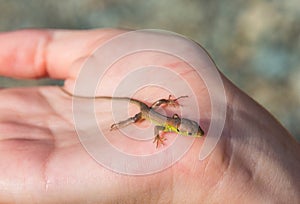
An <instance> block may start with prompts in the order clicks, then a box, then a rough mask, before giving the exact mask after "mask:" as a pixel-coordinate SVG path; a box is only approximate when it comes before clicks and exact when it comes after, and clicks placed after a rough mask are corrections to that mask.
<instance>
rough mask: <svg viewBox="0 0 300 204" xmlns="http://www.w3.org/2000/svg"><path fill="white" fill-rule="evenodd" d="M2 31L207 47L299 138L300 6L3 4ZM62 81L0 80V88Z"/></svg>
mask: <svg viewBox="0 0 300 204" xmlns="http://www.w3.org/2000/svg"><path fill="white" fill-rule="evenodd" d="M0 3H1V4H0V31H9V30H16V29H21V28H63V29H89V28H103V27H121V28H130V29H143V28H156V29H165V30H170V31H173V32H177V33H180V34H183V35H185V36H187V37H189V38H191V39H193V40H195V41H197V42H199V43H200V44H201V45H203V46H204V47H205V48H206V49H207V50H208V52H209V53H210V54H211V56H212V57H213V59H214V60H215V62H216V64H217V65H218V67H219V68H220V69H221V71H222V72H224V73H225V75H227V77H228V78H230V79H231V80H232V81H233V82H234V83H235V84H237V85H238V86H239V87H240V88H241V89H242V90H244V91H245V92H247V93H248V94H249V95H250V96H251V97H253V98H254V99H255V100H256V101H258V102H259V103H260V104H262V105H263V106H265V107H266V108H267V109H268V110H269V111H270V112H271V113H273V115H274V116H275V117H276V118H277V119H278V120H279V121H281V122H282V123H283V125H284V126H285V127H286V128H287V129H288V130H289V131H290V132H291V133H292V135H294V136H295V137H296V138H297V139H298V140H299V139H300V124H299V122H300V80H299V79H300V58H299V53H300V52H299V51H300V38H299V36H300V35H299V34H300V1H298V0H285V1H282V0H277V1H275V0H274V1H271V0H269V1H263V0H251V1H241V0H230V1H225V0H224V1H217V0H210V1H207V0H185V1H184V0H163V1H158V0H157V1H154V0H147V1H146V0H145V1H133V0H124V1H116V0H110V1H108V0H107V1H101V0H84V1H83V0H65V1H58V0H52V1H43V0H19V1H18V0H0ZM53 83H57V82H56V81H51V80H49V79H48V80H39V81H30V80H27V81H20V80H12V79H7V78H3V77H1V78H0V86H6V87H11V86H31V85H37V84H40V85H43V84H53Z"/></svg>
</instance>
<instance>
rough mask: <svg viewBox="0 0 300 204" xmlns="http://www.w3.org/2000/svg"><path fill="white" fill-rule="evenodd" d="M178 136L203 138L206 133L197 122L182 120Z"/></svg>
mask: <svg viewBox="0 0 300 204" xmlns="http://www.w3.org/2000/svg"><path fill="white" fill-rule="evenodd" d="M178 134H180V135H184V136H191V137H201V136H203V135H204V131H203V130H202V128H201V127H200V126H199V124H198V123H197V122H195V121H193V120H189V119H185V118H181V121H180V125H179V127H178Z"/></svg>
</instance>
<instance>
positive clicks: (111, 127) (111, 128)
mask: <svg viewBox="0 0 300 204" xmlns="http://www.w3.org/2000/svg"><path fill="white" fill-rule="evenodd" d="M116 129H118V124H116V123H114V124H112V125H111V126H110V131H112V130H116Z"/></svg>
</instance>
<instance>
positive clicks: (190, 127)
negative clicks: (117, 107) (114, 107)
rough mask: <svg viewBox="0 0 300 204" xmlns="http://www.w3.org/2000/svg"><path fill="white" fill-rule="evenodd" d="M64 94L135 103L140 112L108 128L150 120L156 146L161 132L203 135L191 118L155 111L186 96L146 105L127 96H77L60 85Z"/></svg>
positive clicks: (160, 139) (162, 142)
mask: <svg viewBox="0 0 300 204" xmlns="http://www.w3.org/2000/svg"><path fill="white" fill-rule="evenodd" d="M59 88H60V89H61V90H62V91H63V92H64V93H65V94H67V95H68V96H70V97H76V98H83V99H103V100H123V101H128V102H130V103H132V104H135V105H137V106H138V107H139V108H140V112H139V113H137V114H135V115H134V116H133V117H129V118H128V119H126V120H123V121H120V122H118V123H114V124H112V125H111V127H110V130H116V129H120V128H123V127H126V126H128V125H130V124H133V123H137V122H139V121H142V120H150V121H151V122H153V123H154V124H155V127H154V135H155V136H154V141H153V143H155V142H156V148H158V147H159V145H160V144H161V145H164V141H165V140H166V138H165V137H164V136H163V135H161V134H160V133H161V132H163V133H165V132H175V133H177V134H179V135H182V136H191V137H201V136H203V135H204V131H203V129H202V128H201V127H200V125H199V124H198V123H197V122H196V121H193V120H190V119H187V118H180V117H179V116H178V115H177V114H174V115H173V116H172V117H169V116H165V115H162V114H161V113H159V112H157V111H156V108H158V107H159V106H163V105H174V106H175V105H178V102H177V101H178V99H180V98H185V97H187V96H180V97H178V98H175V99H172V98H171V95H169V98H168V99H160V100H157V101H156V102H154V103H153V104H152V105H151V106H148V105H147V104H146V103H144V102H142V101H140V100H137V99H134V98H129V97H115V96H114V97H112V96H95V97H89V96H79V95H73V94H72V93H70V92H69V91H67V90H65V89H64V88H62V87H59Z"/></svg>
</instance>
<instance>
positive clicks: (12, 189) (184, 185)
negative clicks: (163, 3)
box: [0, 30, 299, 203]
mask: <svg viewBox="0 0 300 204" xmlns="http://www.w3.org/2000/svg"><path fill="white" fill-rule="evenodd" d="M122 32H124V31H120V30H92V31H51V30H47V31H34V30H29V31H18V32H13V33H3V34H1V35H0V44H1V49H0V57H1V62H0V75H3V76H9V77H18V78H40V77H50V78H56V79H64V80H65V88H66V89H68V90H72V88H73V86H74V81H75V79H76V76H77V74H78V69H77V68H76V67H79V66H78V64H79V65H80V64H81V63H83V62H84V60H85V59H86V57H88V56H89V54H90V53H91V52H92V51H93V50H94V49H95V48H96V47H97V46H99V45H101V43H103V42H105V41H107V40H108V39H110V38H112V37H114V36H116V35H117V34H119V33H122ZM170 64H171V65H172V62H171V63H170ZM176 64H177V65H176ZM172 66H174V67H173V68H174V70H176V71H180V70H179V69H177V68H178V63H173V65H172ZM179 66H181V64H179ZM123 74H124V73H123ZM181 74H182V76H184V77H186V79H187V80H188V81H190V82H192V86H193V87H195V88H196V89H197V90H198V91H199V92H198V97H199V100H200V101H201V104H200V106H202V107H200V108H201V110H207V114H206V115H205V114H204V116H205V117H204V129H207V126H208V124H209V117H210V114H209V113H210V104H209V100H208V93H207V91H206V89H205V86H204V84H203V83H202V82H199V81H197V80H193V77H194V75H193V73H192V72H181ZM111 76H112V77H116V78H115V79H117V80H120V77H122V73H121V72H120V73H119V72H115V73H112V75H111ZM117 80H112V81H113V82H116V81H117ZM223 80H224V85H225V90H226V94H227V100H228V104H227V105H228V107H227V108H228V113H227V120H226V124H225V128H224V131H223V135H222V137H221V140H220V141H219V143H218V145H217V147H216V148H215V149H214V151H213V153H212V154H210V156H209V157H208V158H207V159H206V160H204V161H201V162H200V161H199V160H198V155H199V148H200V146H201V144H202V143H203V140H202V139H200V140H196V142H194V143H193V145H192V148H191V149H189V151H188V152H187V154H186V155H185V156H184V157H183V158H182V159H181V160H180V161H179V162H177V163H176V164H175V165H173V166H172V167H171V168H168V169H166V170H164V171H162V172H159V173H156V174H152V175H148V176H126V175H120V174H117V173H115V172H112V171H110V170H108V169H106V168H103V167H102V166H101V165H99V164H98V163H97V162H96V161H95V160H94V159H93V158H92V157H91V156H90V155H89V154H88V153H87V151H86V150H85V149H84V147H83V146H82V144H81V143H80V141H79V138H78V137H77V133H76V130H75V127H74V122H73V115H72V99H71V97H70V96H68V95H66V94H64V93H63V92H62V91H61V90H60V89H59V88H58V87H55V86H53V87H51V86H48V87H33V88H18V89H1V90H0V112H1V114H0V202H1V203H4V202H17V203H32V202H37V203H41V202H43V203H47V202H48V203H99V202H101V203H104V202H111V203H112V202H115V203H116V202H127V203H131V202H132V203H143V202H144V203H145V202H146V203H151V202H152V203H157V202H161V203H171V202H173V203H181V202H182V201H183V200H184V201H186V202H188V203H203V202H215V203H221V202H224V201H227V202H229V201H228V200H229V199H231V200H233V202H234V201H235V202H238V201H240V199H241V198H243V199H244V200H245V201H246V200H247V198H248V199H249V198H250V199H249V200H248V201H249V202H250V201H251V202H252V201H253V200H251V199H253V198H254V195H255V194H256V193H257V194H258V195H260V190H259V189H268V188H270V185H271V184H270V180H271V181H272V179H271V176H269V175H272V173H270V172H268V171H269V170H270V169H280V168H278V166H284V165H285V163H288V164H292V163H293V164H296V166H297V165H298V166H297V168H287V169H291V170H292V173H291V175H293V174H294V175H296V174H297V169H299V162H289V159H281V160H279V161H280V162H278V163H276V164H277V166H274V162H272V159H275V160H276V159H277V158H281V157H284V156H283V155H284V154H285V153H286V152H287V151H286V149H287V147H288V149H289V151H288V152H290V153H288V154H291V155H298V154H297V153H296V154H295V152H299V145H298V144H295V142H294V141H293V140H292V139H291V138H290V137H289V135H288V133H287V132H286V131H285V129H284V128H282V127H281V126H280V124H278V122H277V121H276V120H274V119H273V118H272V117H271V116H270V115H269V113H267V112H266V111H265V110H264V109H263V108H261V107H260V106H258V105H257V104H256V103H255V102H253V101H252V100H251V99H249V98H248V97H247V96H246V95H245V94H243V93H242V92H241V91H240V90H238V89H237V88H235V87H234V86H233V85H232V84H231V83H230V82H229V81H228V80H227V79H226V78H225V77H223ZM170 83H176V82H170ZM111 86H112V83H110V81H107V84H106V86H105V87H106V88H107V89H106V90H105V91H106V92H105V93H104V94H105V95H109V94H110V88H111ZM149 95H151V96H153V94H149V93H148V94H145V93H144V95H143V93H142V94H141V95H140V96H141V99H142V100H144V99H145V100H146V101H149V102H153V99H154V98H149ZM154 95H155V94H154ZM158 95H159V96H156V95H155V96H156V99H159V98H161V97H162V96H163V95H164V93H158ZM245 110H248V111H245ZM98 111H99V112H98V113H99V114H100V115H102V117H103V118H106V115H105V114H107V111H106V110H103V109H100V110H98ZM205 119H206V121H205ZM258 121H259V122H258ZM202 122H203V121H202ZM104 123H105V126H107V127H109V126H110V125H111V121H110V120H109V119H105V120H104ZM253 131H254V132H255V134H252V132H253ZM110 134H115V133H110ZM282 136H283V138H284V139H282ZM270 138H271V139H270ZM122 140H123V139H122V137H120V138H118V141H119V142H120V143H125V146H126V147H127V148H129V150H130V149H135V148H132V147H136V146H134V145H132V144H130V142H128V143H127V142H123V141H122ZM269 141H272V143H270V142H269ZM257 144H259V145H261V146H262V147H263V148H262V147H258V146H257ZM291 144H292V145H291ZM153 146H154V145H152V146H151V147H152V148H153ZM151 147H150V148H151ZM99 148H100V147H99ZM137 149H138V148H137ZM269 152H273V155H272V156H270V154H269ZM288 158H290V161H293V157H292V156H290V157H288ZM258 159H260V161H264V162H261V165H259V168H260V169H259V170H257V168H256V166H255V165H253V164H255V162H254V161H257V160H258ZM296 161H299V160H296ZM145 165H146V164H145ZM294 170H295V171H294ZM265 171H267V172H268V174H264V172H265ZM254 172H255V176H253V175H254ZM281 173H282V172H281ZM285 173H286V172H285ZM259 175H264V176H262V177H259ZM276 175H277V176H278V175H281V174H280V173H278V172H277V173H276ZM283 175H284V174H283ZM257 178H259V179H260V180H259V181H260V182H259V183H257V182H256V179H257ZM272 178H273V177H272ZM290 178H292V177H289V176H286V177H285V179H282V180H281V181H286V183H284V184H290V183H292V182H290V183H289V181H290V180H289V179H290ZM245 181H247V182H249V183H251V184H249V186H245V185H244V183H245ZM274 181H276V180H274ZM257 185H259V187H258V188H255V187H256V186H257ZM228 186H230V188H228ZM284 186H285V185H282V189H285V188H284ZM248 187H249V188H248ZM253 189H258V190H253ZM282 189H279V190H278V191H277V192H276V193H275V194H274V193H273V195H279V197H280V198H282V199H283V198H284V196H286V197H288V196H287V195H288V192H291V191H290V190H289V191H284V190H282ZM286 189H296V191H297V188H296V187H293V188H286ZM245 192H249V194H247V196H248V197H247V196H244V194H245ZM271 195H272V194H271ZM260 196H261V195H260ZM264 196H265V197H266V198H270V199H272V198H273V197H272V196H270V197H267V196H266V195H264ZM265 197H263V196H261V197H255V199H256V201H262V200H264V199H265ZM290 198H296V199H297V197H292V196H290ZM264 201H265V200H264ZM277 201H278V200H277Z"/></svg>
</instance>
